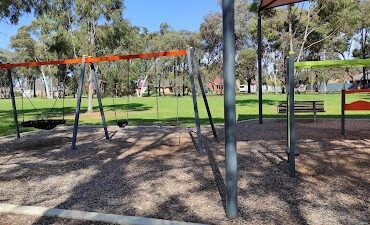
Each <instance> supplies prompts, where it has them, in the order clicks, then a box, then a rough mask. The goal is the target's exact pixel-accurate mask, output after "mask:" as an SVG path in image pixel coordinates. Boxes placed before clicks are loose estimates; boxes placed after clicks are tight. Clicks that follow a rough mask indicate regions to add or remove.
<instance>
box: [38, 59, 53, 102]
mask: <svg viewBox="0 0 370 225" xmlns="http://www.w3.org/2000/svg"><path fill="white" fill-rule="evenodd" d="M40 67H41V74H42V79H43V81H44V85H45V92H46V96H47V98H51V95H50V90H49V85H48V82H47V81H46V75H45V71H44V67H43V66H40Z"/></svg>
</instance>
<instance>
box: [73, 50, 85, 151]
mask: <svg viewBox="0 0 370 225" xmlns="http://www.w3.org/2000/svg"><path fill="white" fill-rule="evenodd" d="M85 58H86V56H83V57H82V64H81V73H80V80H79V82H78V91H77V106H76V112H75V123H74V125H73V136H72V147H71V149H72V150H76V142H77V132H78V123H79V120H80V110H81V98H82V87H83V84H84V79H85V68H86V62H85Z"/></svg>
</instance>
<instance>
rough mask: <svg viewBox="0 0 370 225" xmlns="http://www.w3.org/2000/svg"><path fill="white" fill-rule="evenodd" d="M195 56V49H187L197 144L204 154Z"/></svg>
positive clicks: (200, 151)
mask: <svg viewBox="0 0 370 225" xmlns="http://www.w3.org/2000/svg"><path fill="white" fill-rule="evenodd" d="M193 57H194V50H192V49H191V48H190V49H188V50H187V58H188V67H189V76H190V86H191V96H192V97H193V106H194V117H195V126H196V129H197V145H198V152H199V153H202V154H203V153H204V150H203V142H202V132H201V130H200V120H199V112H198V102H197V93H196V90H195V81H194V76H195V72H194V68H193V64H192V61H193V60H192V58H193Z"/></svg>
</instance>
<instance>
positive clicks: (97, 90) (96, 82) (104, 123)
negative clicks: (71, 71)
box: [90, 63, 109, 139]
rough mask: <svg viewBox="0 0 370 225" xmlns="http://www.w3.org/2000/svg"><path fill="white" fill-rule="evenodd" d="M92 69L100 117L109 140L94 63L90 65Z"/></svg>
mask: <svg viewBox="0 0 370 225" xmlns="http://www.w3.org/2000/svg"><path fill="white" fill-rule="evenodd" d="M90 69H91V72H92V73H93V79H94V82H95V89H96V97H97V98H98V103H99V110H100V116H101V121H102V123H103V128H104V134H105V138H106V139H109V134H108V129H107V123H106V121H105V115H104V109H103V103H102V100H101V94H100V85H99V82H98V76H97V75H96V71H95V66H94V64H93V63H91V64H90Z"/></svg>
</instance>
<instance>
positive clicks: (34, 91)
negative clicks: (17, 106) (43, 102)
mask: <svg viewBox="0 0 370 225" xmlns="http://www.w3.org/2000/svg"><path fill="white" fill-rule="evenodd" d="M33 97H34V98H36V78H33Z"/></svg>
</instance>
